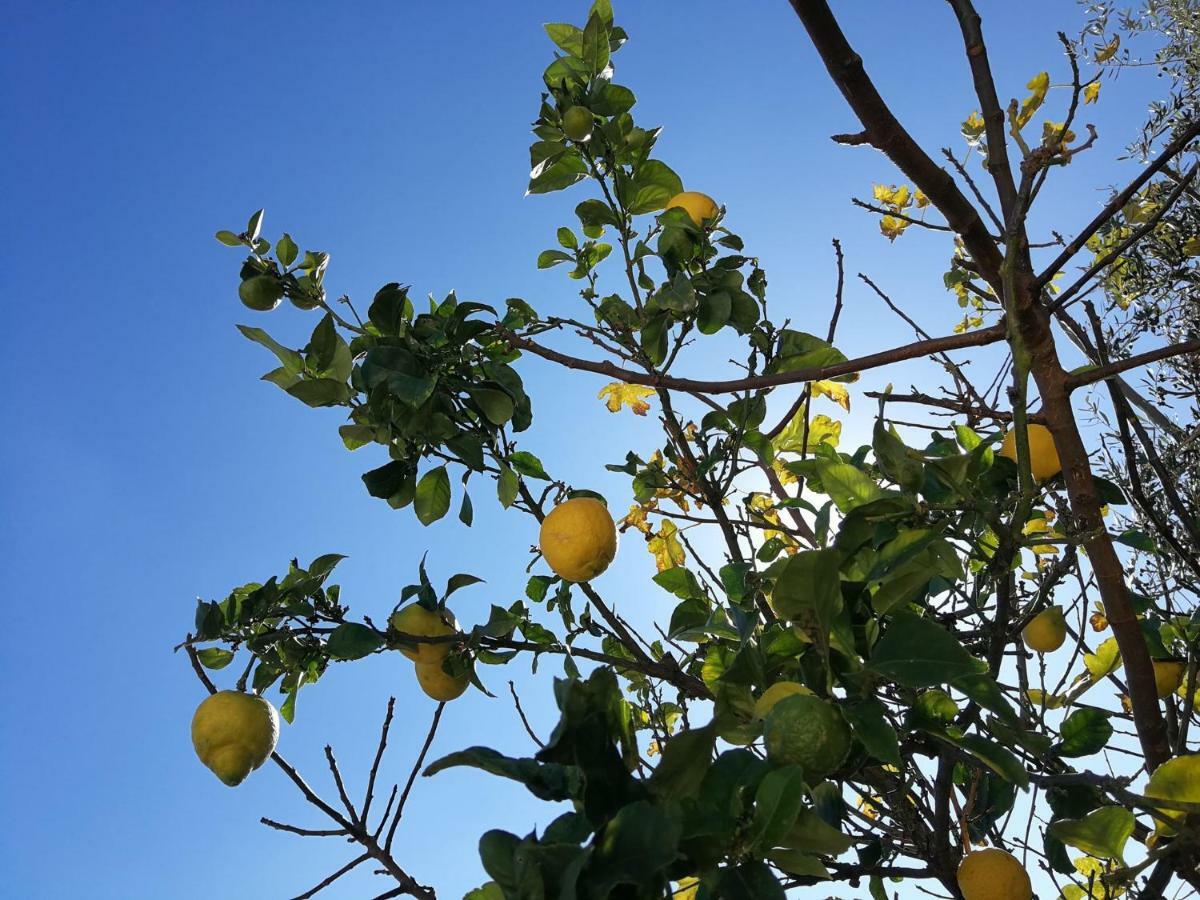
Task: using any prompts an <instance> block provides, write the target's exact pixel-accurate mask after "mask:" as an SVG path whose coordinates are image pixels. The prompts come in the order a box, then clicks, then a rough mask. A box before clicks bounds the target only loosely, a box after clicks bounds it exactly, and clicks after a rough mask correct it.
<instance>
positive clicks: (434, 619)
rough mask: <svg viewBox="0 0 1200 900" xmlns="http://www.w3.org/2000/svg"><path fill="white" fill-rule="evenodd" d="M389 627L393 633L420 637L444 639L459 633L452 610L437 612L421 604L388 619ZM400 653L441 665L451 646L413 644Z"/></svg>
mask: <svg viewBox="0 0 1200 900" xmlns="http://www.w3.org/2000/svg"><path fill="white" fill-rule="evenodd" d="M388 625H390V626H391V629H392V630H393V631H399V632H400V633H401V634H415V635H418V636H419V637H443V636H445V635H448V634H454V633H455V632H456V631H458V628H457V627H456V623H455V621H454V616H453V614H451V612H450V610H448V609H446V610H442V611H441V612H437V611H435V610H432V609H426V608H425V607H423V606H421V604H419V603H412V604H410V605H408V606H406V607H404V608H403V609H398V610H396V611H395V612H394V613H392V616H391V618H390V619H388ZM400 652H401V653H403V654H404V655H405V656H407V657H408V658H409V659H411V660H414V661H417V662H426V663H437V664H438V665H441V664H442V660H443V659H445V658H446V654H447V653H449V652H450V644H449V643H441V644H412V645H409V646H402V647H401V648H400Z"/></svg>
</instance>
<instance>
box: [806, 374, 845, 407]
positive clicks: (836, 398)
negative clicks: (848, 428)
mask: <svg viewBox="0 0 1200 900" xmlns="http://www.w3.org/2000/svg"><path fill="white" fill-rule="evenodd" d="M811 387H812V395H813V396H814V397H828V398H829V399H830V400H832V401H833V402H834V403H836V404H837V405H838V406H840V407H841V408H842V409H844V410H845V411H846V412H850V392H849V391H848V390H846V386H845V385H844V384H838V383H837V382H836V381H814V382H813V383H812V385H811Z"/></svg>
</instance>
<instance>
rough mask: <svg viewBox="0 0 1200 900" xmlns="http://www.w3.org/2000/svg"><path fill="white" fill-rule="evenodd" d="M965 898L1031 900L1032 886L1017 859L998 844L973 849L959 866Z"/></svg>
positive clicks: (960, 885)
mask: <svg viewBox="0 0 1200 900" xmlns="http://www.w3.org/2000/svg"><path fill="white" fill-rule="evenodd" d="M958 889H959V890H960V891H962V895H963V897H964V900H1032V897H1033V885H1032V884H1031V883H1030V881H1029V873H1028V872H1026V871H1025V867H1024V866H1022V865H1021V862H1020V860H1018V859H1017V858H1016V857H1015V856H1013V855H1012V854H1011V853H1009V852H1008V851H1007V850H1001V849H1000V848H999V847H986V848H984V849H982V850H972V851H971V852H970V853H968V854H967V855H966V856H964V857H963V861H962V862H961V863H960V864H959V866H958Z"/></svg>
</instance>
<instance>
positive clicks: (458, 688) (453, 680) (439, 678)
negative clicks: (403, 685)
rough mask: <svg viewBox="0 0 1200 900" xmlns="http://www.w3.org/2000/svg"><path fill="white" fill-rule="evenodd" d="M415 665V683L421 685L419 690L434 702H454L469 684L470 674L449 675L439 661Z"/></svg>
mask: <svg viewBox="0 0 1200 900" xmlns="http://www.w3.org/2000/svg"><path fill="white" fill-rule="evenodd" d="M415 665H416V669H417V683H418V684H419V685H421V690H423V691H424V692H425V693H426V694H427V695H428V696H430V697H432V698H433V699H434V700H438V701H442V702H445V701H447V700H455V699H457V698H459V697H461V696H462V695H463V692H464V691H466V689H467V688H468V687H469V686H470V684H471V673H470V672H463V673H462V674H461V675H457V676H456V675H451V674H449V673H448V672H446V670H445V669H443V668H442V661H441V660H440V659H439V660H437V661H436V662H420V661H418V662H417V663H416V664H415Z"/></svg>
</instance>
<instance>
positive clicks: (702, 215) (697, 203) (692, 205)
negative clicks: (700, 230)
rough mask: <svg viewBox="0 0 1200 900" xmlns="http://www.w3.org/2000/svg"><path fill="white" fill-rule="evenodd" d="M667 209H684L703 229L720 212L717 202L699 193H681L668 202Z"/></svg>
mask: <svg viewBox="0 0 1200 900" xmlns="http://www.w3.org/2000/svg"><path fill="white" fill-rule="evenodd" d="M667 209H682V210H683V211H684V212H686V213H687V214H688V217H689V218H690V219H691V220H692V221H693V222H695V223H696V225H697V226H698V227H703V226H704V224H705V223H706V222H710V221H712V220H713V219H715V218H716V217H717V213H718V212H720V209H719V207H718V206H717V201H716V200H714V199H713V198H712V197H710V196H708V194H702V193H700V192H699V191H680V192H679V193H678V194H676V195H675V196H674V197H672V198H671V199H670V200H668V201H667Z"/></svg>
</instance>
